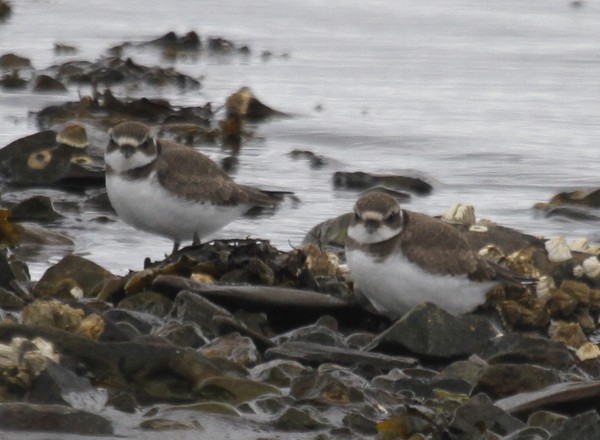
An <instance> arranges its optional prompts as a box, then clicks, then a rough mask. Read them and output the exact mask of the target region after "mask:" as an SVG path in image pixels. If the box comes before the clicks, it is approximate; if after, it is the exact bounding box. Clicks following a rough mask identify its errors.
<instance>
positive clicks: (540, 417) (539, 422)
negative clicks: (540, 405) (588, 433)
mask: <svg viewBox="0 0 600 440" xmlns="http://www.w3.org/2000/svg"><path fill="white" fill-rule="evenodd" d="M565 420H567V417H566V416H564V415H562V414H558V413H555V412H550V411H536V412H534V413H533V414H531V415H530V416H529V418H528V419H527V424H528V425H529V426H537V427H540V428H543V429H545V430H546V431H548V432H549V433H551V434H552V433H555V432H557V431H558V430H559V429H560V427H561V426H562V424H563V423H564V422H565Z"/></svg>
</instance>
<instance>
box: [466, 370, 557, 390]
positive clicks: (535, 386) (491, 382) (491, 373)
mask: <svg viewBox="0 0 600 440" xmlns="http://www.w3.org/2000/svg"><path fill="white" fill-rule="evenodd" d="M559 382H560V376H559V374H558V372H556V371H554V370H550V369H548V368H543V367H539V366H537V365H528V364H493V365H489V366H487V367H485V368H484V369H483V370H482V371H481V374H480V376H479V379H478V381H477V386H476V387H475V389H474V390H473V392H475V393H477V392H483V393H485V394H487V395H488V396H490V397H491V398H492V399H499V398H502V397H506V396H512V395H514V394H517V393H519V392H525V391H535V390H540V389H542V388H545V387H547V386H549V385H554V384H557V383H559Z"/></svg>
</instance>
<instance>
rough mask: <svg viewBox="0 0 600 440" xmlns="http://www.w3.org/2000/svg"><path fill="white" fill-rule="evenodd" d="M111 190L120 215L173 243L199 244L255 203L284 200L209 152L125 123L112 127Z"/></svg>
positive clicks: (109, 153) (266, 204) (108, 164)
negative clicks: (228, 169)
mask: <svg viewBox="0 0 600 440" xmlns="http://www.w3.org/2000/svg"><path fill="white" fill-rule="evenodd" d="M109 136H110V141H109V143H108V146H107V148H106V153H105V157H104V159H105V163H106V190H107V192H108V198H109V199H110V202H111V204H112V205H113V207H114V208H115V211H116V212H117V214H118V215H119V217H120V218H121V219H123V220H124V221H125V222H126V223H128V224H130V225H131V226H133V227H135V228H138V229H141V230H143V231H147V232H151V233H154V234H158V235H162V236H164V237H167V238H170V239H172V240H173V242H174V246H173V252H175V251H177V249H179V246H180V244H181V242H182V241H184V240H193V242H194V243H195V244H198V243H199V242H200V239H201V238H202V237H205V236H206V235H208V234H211V233H213V232H215V231H217V230H219V229H221V228H222V227H223V226H225V225H226V224H228V223H229V222H231V221H233V220H235V219H236V218H238V217H240V216H241V215H243V214H244V213H246V212H247V211H248V210H250V209H251V208H253V207H273V206H275V205H276V204H277V203H278V201H279V200H280V198H278V197H276V196H274V195H272V194H270V193H268V192H265V191H261V190H259V189H257V188H253V187H250V186H245V185H239V184H237V183H235V182H234V181H233V180H232V179H231V177H229V175H227V173H225V171H223V170H222V169H221V168H220V167H219V166H218V165H217V164H216V163H215V162H213V161H212V160H211V159H209V158H208V157H207V156H205V155H203V154H202V153H199V152H197V151H195V150H193V149H191V148H188V147H185V146H182V145H179V144H176V143H174V142H171V141H169V140H166V139H157V138H155V137H154V136H153V135H152V132H151V130H150V127H148V126H147V125H145V124H142V123H139V122H124V123H122V124H119V125H117V126H115V127H113V128H112V129H111V130H110V131H109Z"/></svg>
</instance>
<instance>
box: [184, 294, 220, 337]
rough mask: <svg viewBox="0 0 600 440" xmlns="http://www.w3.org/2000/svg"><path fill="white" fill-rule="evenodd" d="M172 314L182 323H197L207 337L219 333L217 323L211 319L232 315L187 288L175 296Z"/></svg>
mask: <svg viewBox="0 0 600 440" xmlns="http://www.w3.org/2000/svg"><path fill="white" fill-rule="evenodd" d="M173 314H174V315H175V316H176V317H177V318H178V319H180V320H181V321H182V322H183V323H186V322H189V323H193V324H196V325H198V326H199V327H200V329H201V330H202V333H204V334H205V335H206V336H208V337H214V336H217V335H219V334H220V331H219V328H220V326H219V324H217V323H215V322H214V321H213V319H214V318H215V317H218V316H222V317H228V318H231V317H232V315H231V313H229V312H228V311H227V310H225V309H223V308H221V307H219V306H217V305H215V304H213V303H212V302H211V301H209V300H208V299H206V298H203V297H202V296H200V295H197V294H195V293H194V292H190V291H187V290H183V291H181V292H180V293H179V294H178V295H177V297H176V298H175V302H174V306H173Z"/></svg>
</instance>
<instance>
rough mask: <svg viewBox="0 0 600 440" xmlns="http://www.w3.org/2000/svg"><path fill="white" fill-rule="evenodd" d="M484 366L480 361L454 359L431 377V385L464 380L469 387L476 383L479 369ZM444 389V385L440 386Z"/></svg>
mask: <svg viewBox="0 0 600 440" xmlns="http://www.w3.org/2000/svg"><path fill="white" fill-rule="evenodd" d="M483 368H484V365H482V363H481V362H474V361H472V360H464V361H456V362H453V363H451V364H450V365H448V366H447V367H446V368H444V369H443V370H442V371H440V373H439V374H437V375H436V376H435V377H434V378H433V379H432V385H433V386H436V385H437V384H438V383H443V382H446V381H461V382H466V383H467V384H468V385H469V386H470V387H471V388H472V387H474V386H475V384H476V383H477V379H478V377H479V374H480V373H481V370H482V369H483ZM441 388H444V389H446V387H443V386H442V387H441Z"/></svg>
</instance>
